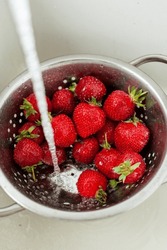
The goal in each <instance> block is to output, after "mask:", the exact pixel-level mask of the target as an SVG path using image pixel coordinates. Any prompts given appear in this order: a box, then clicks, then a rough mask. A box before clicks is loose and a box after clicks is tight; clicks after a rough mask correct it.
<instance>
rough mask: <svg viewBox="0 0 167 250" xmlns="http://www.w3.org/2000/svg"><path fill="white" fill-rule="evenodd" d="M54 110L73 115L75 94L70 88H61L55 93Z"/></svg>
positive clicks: (53, 99)
mask: <svg viewBox="0 0 167 250" xmlns="http://www.w3.org/2000/svg"><path fill="white" fill-rule="evenodd" d="M52 107H53V112H55V113H56V114H58V113H64V114H66V115H71V114H72V112H73V110H74V107H75V99H74V94H73V93H72V92H71V91H70V90H69V89H60V90H57V91H56V92H55V93H54V94H53V98H52Z"/></svg>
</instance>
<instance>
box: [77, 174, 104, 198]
mask: <svg viewBox="0 0 167 250" xmlns="http://www.w3.org/2000/svg"><path fill="white" fill-rule="evenodd" d="M77 188H78V192H79V194H80V195H81V196H83V197H87V198H96V199H97V200H99V201H100V202H101V203H105V202H106V193H105V190H106V188H107V179H106V178H105V176H104V175H102V174H101V173H100V172H98V171H95V170H92V169H87V170H84V171H83V172H82V173H81V175H80V176H79V178H78V182H77Z"/></svg>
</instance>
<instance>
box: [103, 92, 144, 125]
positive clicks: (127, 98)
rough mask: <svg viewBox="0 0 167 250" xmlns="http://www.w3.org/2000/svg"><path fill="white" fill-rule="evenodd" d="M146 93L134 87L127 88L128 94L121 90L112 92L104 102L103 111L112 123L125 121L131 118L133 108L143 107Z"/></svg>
mask: <svg viewBox="0 0 167 250" xmlns="http://www.w3.org/2000/svg"><path fill="white" fill-rule="evenodd" d="M146 93H147V92H143V91H142V90H141V89H140V90H137V89H136V88H135V87H132V88H130V87H129V88H128V94H127V93H126V92H124V91H123V90H115V91H113V92H112V93H111V94H110V95H108V97H107V98H106V100H105V102H104V106H103V109H104V111H105V113H106V115H107V117H108V118H110V119H111V120H114V121H121V120H126V119H128V118H130V117H131V116H133V114H134V111H135V106H137V107H143V106H144V105H143V104H142V102H143V100H144V99H145V96H146Z"/></svg>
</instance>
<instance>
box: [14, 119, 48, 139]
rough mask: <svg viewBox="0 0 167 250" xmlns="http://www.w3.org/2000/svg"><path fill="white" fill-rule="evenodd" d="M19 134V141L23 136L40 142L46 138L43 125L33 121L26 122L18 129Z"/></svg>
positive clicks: (17, 137)
mask: <svg viewBox="0 0 167 250" xmlns="http://www.w3.org/2000/svg"><path fill="white" fill-rule="evenodd" d="M18 132H19V134H18V135H17V136H16V139H17V142H18V141H19V140H21V139H23V138H29V139H32V140H33V141H35V142H36V143H38V144H41V143H42V142H43V140H44V133H43V129H42V127H41V126H37V125H36V124H35V123H33V122H26V123H24V124H23V125H22V127H21V128H20V129H19V130H18Z"/></svg>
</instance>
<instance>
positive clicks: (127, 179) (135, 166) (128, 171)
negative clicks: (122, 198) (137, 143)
mask: <svg viewBox="0 0 167 250" xmlns="http://www.w3.org/2000/svg"><path fill="white" fill-rule="evenodd" d="M145 169H146V164H145V162H144V160H143V158H142V156H141V155H140V154H139V153H136V152H125V153H123V154H121V155H120V157H118V159H117V162H116V166H115V167H114V172H115V173H116V174H118V175H119V177H118V179H119V181H120V182H123V183H126V184H132V183H135V182H137V181H138V180H140V179H141V177H142V176H143V175H144V173H145Z"/></svg>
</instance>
